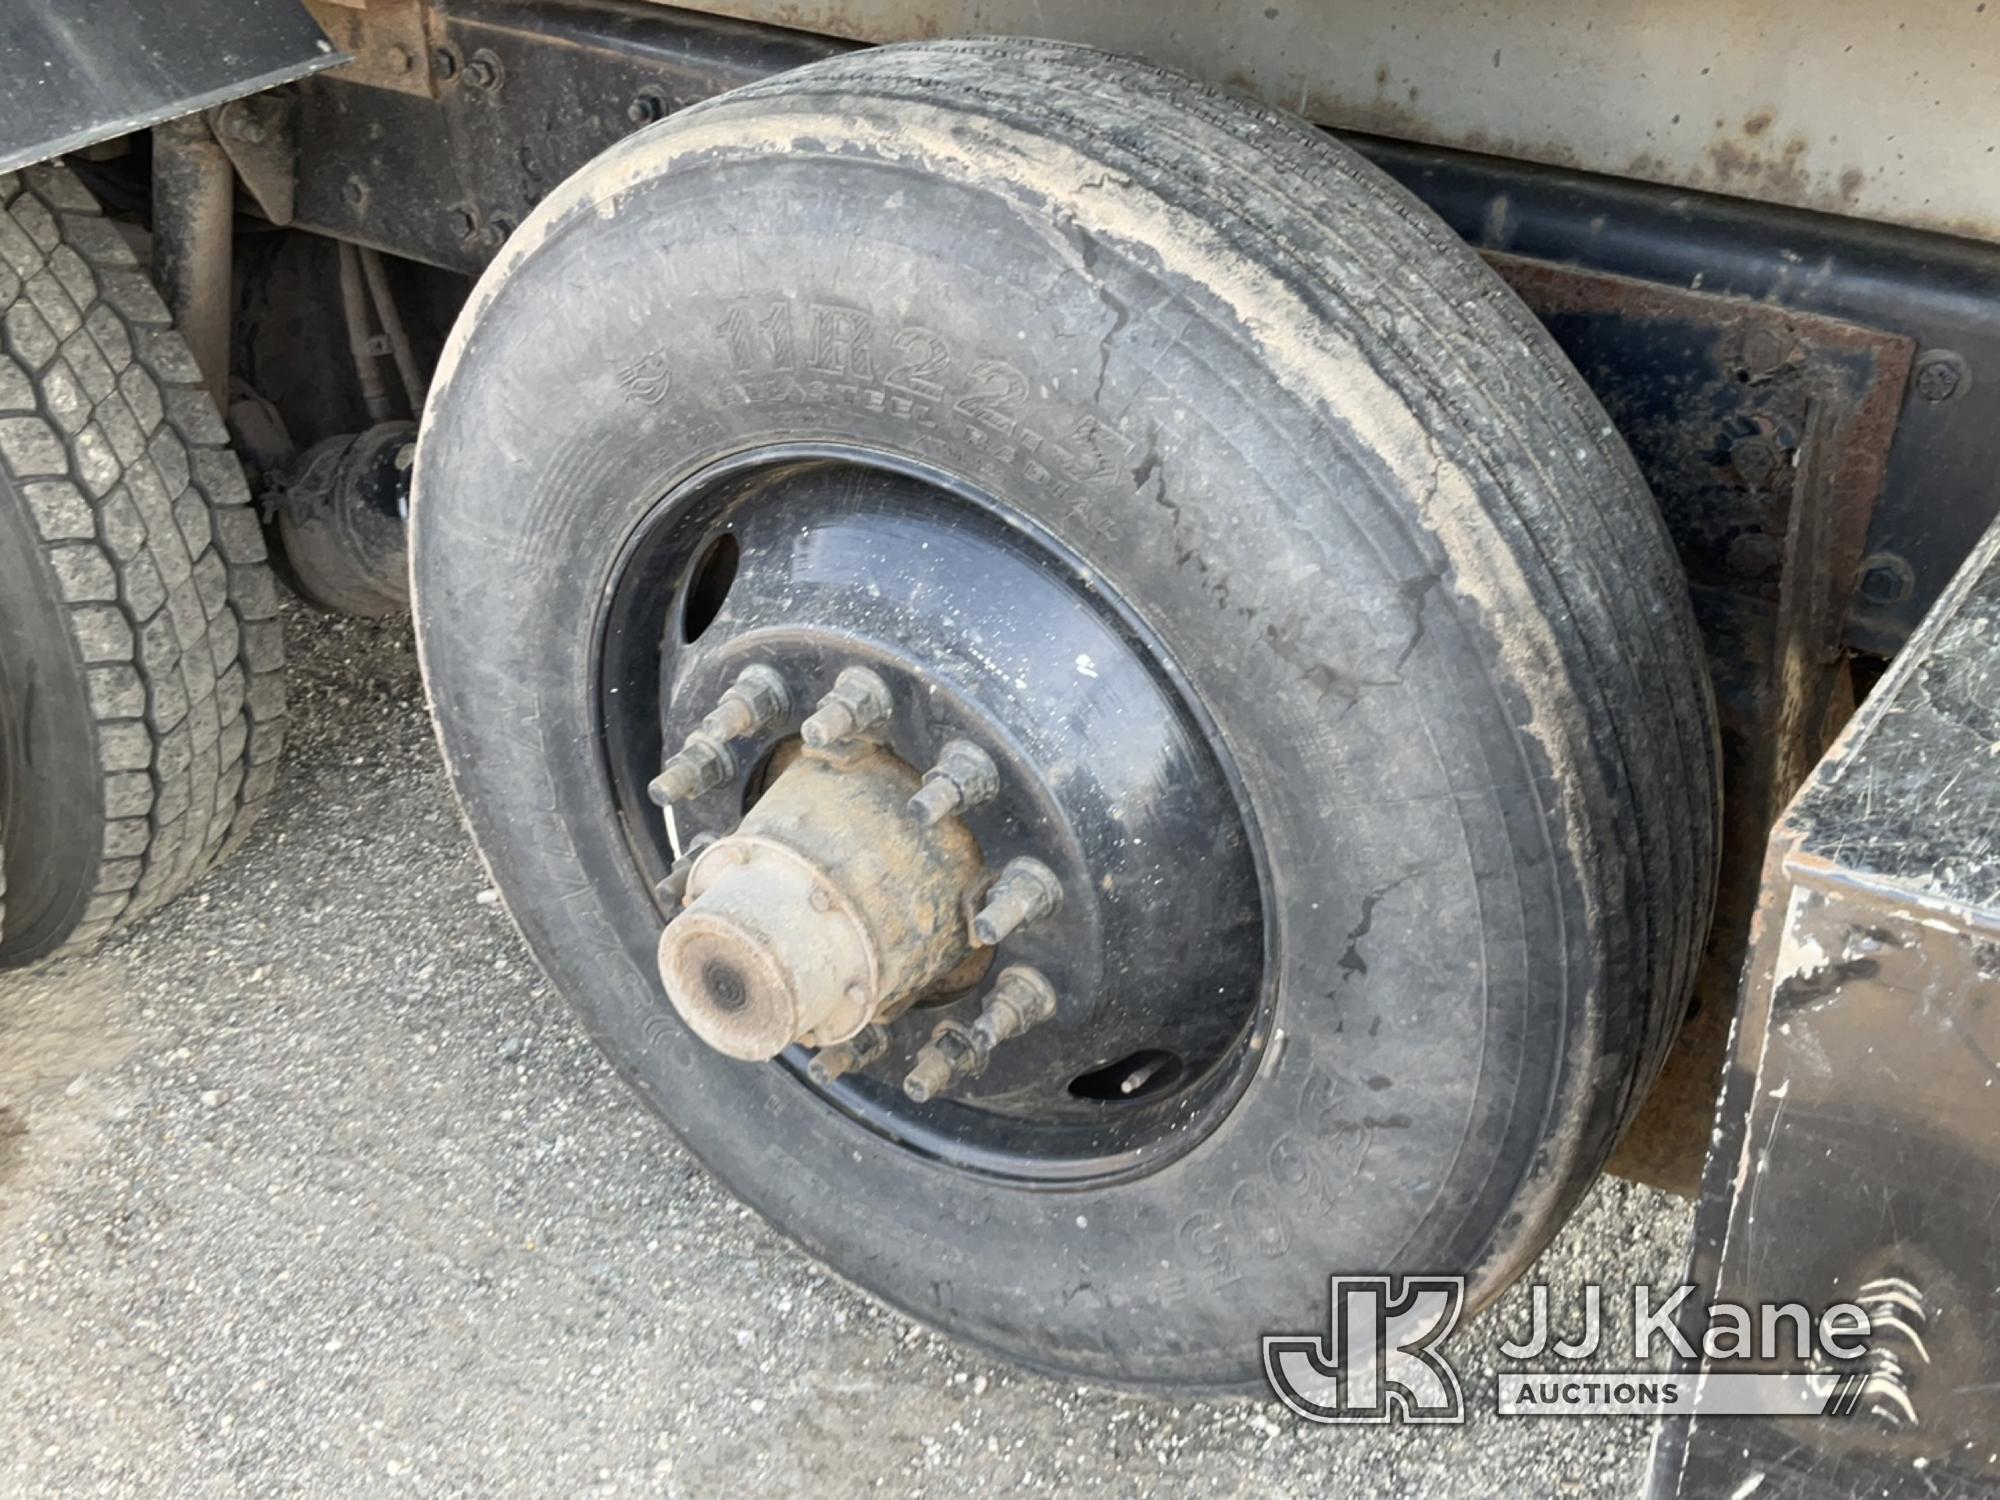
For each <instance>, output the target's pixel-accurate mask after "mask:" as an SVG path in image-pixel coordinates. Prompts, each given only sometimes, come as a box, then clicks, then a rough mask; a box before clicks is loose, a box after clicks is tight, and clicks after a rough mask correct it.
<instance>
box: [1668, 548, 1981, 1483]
mask: <svg viewBox="0 0 2000 1500" xmlns="http://www.w3.org/2000/svg"><path fill="white" fill-rule="evenodd" d="M1766 872H1767V873H1766V883H1765V890H1764V894H1763V897H1762V899H1761V901H1760V904H1759V908H1758V926H1757V932H1756V939H1755V944H1756V946H1755V950H1754V953H1753V956H1752V961H1751V963H1750V965H1749V967H1748V969H1747V970H1746V973H1745V981H1744V998H1743V1010H1742V1015H1741V1018H1740V1019H1739V1021H1738V1023H1737V1026H1736V1030H1735V1034H1734V1038H1733V1042H1732V1051H1731V1059H1730V1066H1729V1071H1728V1075H1727V1077H1726V1079H1725V1082H1724V1093H1723V1103H1722V1107H1721V1110H1720V1112H1719V1114H1718V1117H1717V1124H1716V1134H1715V1141H1714V1145H1713V1147H1712V1148H1711V1151H1710V1155H1709V1161H1708V1167H1707V1171H1706V1174H1705V1176H1704V1180H1703V1184H1702V1197H1701V1203H1700V1206H1699V1208H1698V1210H1697V1214H1696V1224H1695V1241H1696V1242H1695V1251H1694V1261H1693V1273H1692V1275H1691V1277H1690V1279H1691V1280H1695V1281H1698V1282H1699V1283H1701V1285H1702V1286H1703V1288H1704V1300H1707V1299H1708V1298H1715V1297H1720V1298H1723V1299H1726V1300H1729V1301H1734V1302H1738V1303H1741V1304H1750V1303H1755V1302H1757V1301H1758V1300H1760V1299H1764V1298H1788V1297H1806V1298H1817V1299H1820V1300H1821V1301H1825V1302H1831V1301H1835V1300H1842V1299H1853V1300H1858V1301H1860V1302H1861V1303H1862V1305H1863V1306H1864V1307H1867V1306H1868V1304H1869V1300H1870V1296H1871V1291H1870V1289H1871V1288H1872V1289H1874V1293H1873V1294H1874V1295H1875V1296H1876V1297H1877V1299H1878V1300H1880V1301H1882V1302H1883V1305H1884V1308H1885V1309H1887V1310H1891V1311H1894V1312H1896V1313H1897V1315H1898V1316H1897V1319H1896V1321H1895V1322H1894V1323H1886V1322H1881V1323H1878V1324H1877V1327H1876V1330H1875V1335H1874V1337H1873V1339H1872V1341H1871V1347H1870V1348H1869V1350H1868V1352H1867V1354H1866V1355H1865V1356H1864V1357H1863V1360H1862V1362H1861V1365H1860V1369H1861V1371H1862V1372H1863V1373H1865V1374H1866V1375H1867V1376H1868V1381H1867V1384H1866V1386H1865V1388H1864V1391H1863V1398H1862V1402H1861V1406H1860V1409H1859V1411H1858V1412H1857V1413H1856V1415H1855V1417H1854V1418H1852V1419H1850V1420H1848V1421H1842V1422H1830V1421H1826V1420H1824V1419H1801V1420H1797V1421H1791V1420H1787V1421H1778V1422H1717V1421H1705V1420H1703V1419H1701V1418H1696V1419H1694V1421H1693V1422H1692V1424H1689V1423H1688V1422H1686V1421H1685V1420H1682V1421H1677V1422H1673V1423H1670V1424H1669V1426H1668V1428H1667V1430H1666V1431H1665V1433H1664V1434H1663V1436H1662V1440H1661V1443H1660V1446H1659V1448H1658V1450H1657V1451H1656V1454H1655V1467H1654V1479H1653V1488H1652V1493H1653V1494H1654V1495H1669V1494H1678V1495H1684V1496H1689V1497H1693V1496H1698V1495H1700V1496H1705V1495H1729V1494H1737V1495H1749V1494H1753V1493H1754V1494H1756V1495H1757V1496H1758V1497H1759V1500H1765V1497H1769V1500H1787V1497H1799V1500H1803V1497H1807V1496H1811V1497H1813V1500H1819V1497H1822V1496H1840V1497H1846V1496H1860V1495H1877V1494H1892V1493H1893V1494H1903V1493H1911V1494H1938V1495H1965V1496H1970V1495H1995V1494H2000V1454H1996V1446H1997V1445H1996V1444H1995V1442H1994V1433H1995V1431H1996V1429H2000V1297H1996V1294H1995V1291H1994V1289H1995V1287H1996V1286H2000V1228H1996V1222H1995V1215H1996V1213H2000V1207H1996V1206H1997V1205H2000V527H1996V528H1995V529H1994V530H1993V531H1991V532H1989V533H1988V535H1987V536H1986V538H1985V539H1984V540H1983V541H1982V542H1981V544H1980V545H1979V547H1978V548H1977V549H1976V550H1975V551H1974V553H1973V555H1972V557H1971V558H1970V559H1969V560H1968V561H1967V563H1966V565H1965V567H1964V569H1963V570H1962V571H1961V572H1960V574H1959V576H1958V578H1957V579H1956V580H1955V581H1954V583H1953V585H1952V587H1951V589H1950V590H1949V591H1948V592H1947V593H1946V595H1945V597H1944V598H1943V599H1942V600H1941V601H1940V603H1939V605H1938V607H1937V609H1936V610H1934V611H1933V613H1932V615H1931V617H1930V618H1929V619H1928V620H1927V621H1926V622H1925V624H1924V626H1923V628H1922V629H1921V630H1920V631H1919V633H1918V634H1917V636H1916V637H1915V638H1914V639H1913V640H1912V641H1911V643H1910V645H1909V647H1908V648H1907V649H1906V650H1905V652H1904V654H1903V656H1901V657H1900V658H1899V659H1898V660H1897V662H1896V664H1895V666H1894V667H1893V668H1892V669H1891V671H1890V674H1889V676H1888V677H1886V678H1885V679H1884V680H1883V682H1882V683H1881V685H1880V686H1879V687H1878V688H1877V690H1876V692H1875V694H1874V696H1873V697H1871V698H1870V700H1869V701H1868V703H1867V704H1866V705H1865V706H1864V708H1863V709H1862V711H1861V713H1860V714H1858V715H1857V716H1856V718H1855V720H1854V721H1853V723H1852V724H1851V725H1850V726H1849V728H1848V730H1847V731H1846V732H1845V734H1843V736H1842V737H1841V740H1840V741H1839V743H1838V745H1837V746H1836V747H1835V749H1834V750H1833V751H1832V752H1831V753H1830V754H1829V755H1828V756H1827V758H1826V759H1825V760H1824V761H1823V762H1822V763H1821V764H1820V766H1819V767H1818V768H1817V769H1816V770H1815V771H1814V773H1813V775H1812V778H1811V779H1810V781H1809V782H1808V783H1807V785H1806V787H1805V789H1804V790H1803V791H1802V792H1801V793H1800V795H1799V797H1798V798H1797V800H1796V801H1795V802H1794V803H1793V804H1792V806H1791V808H1790V810H1789V811H1788V812H1787V814H1786V816H1785V819H1784V821H1783V823H1782V824H1781V825H1780V827H1779V828H1778V830H1777V832H1776V833H1775V834H1774V836H1773V838H1772V841H1771V848H1770V854H1769V858H1768V861H1767V864H1766ZM1883 1288H1895V1289H1897V1290H1898V1291H1899V1292H1900V1295H1898V1296H1891V1295H1889V1294H1888V1293H1886V1292H1884V1291H1883V1290H1882V1289H1883Z"/></svg>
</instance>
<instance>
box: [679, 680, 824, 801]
mask: <svg viewBox="0 0 2000 1500" xmlns="http://www.w3.org/2000/svg"><path fill="white" fill-rule="evenodd" d="M791 711H792V695H791V694H790V692H788V691H787V690H786V688H785V679H784V678H782V677H780V676H779V675H778V673H777V672H776V670H775V669H773V668H771V667H767V666H765V665H764V664H763V663H761V662H757V663H753V664H752V665H750V666H747V667H745V668H744V669H743V670H742V671H741V672H738V673H737V674H736V680H735V681H734V682H732V683H731V684H730V685H729V687H728V688H727V689H726V690H725V691H724V692H723V694H722V696H721V697H720V698H719V699H717V700H716V704H715V707H714V708H712V709H710V710H709V711H708V715H707V717H705V718H704V719H703V720H702V721H701V725H700V727H699V728H697V729H695V730H694V731H693V732H692V733H690V734H689V735H688V737H687V742H686V743H685V744H683V745H682V746H681V748H680V749H679V750H678V751H676V752H675V753H674V754H672V755H670V756H668V757H667V763H666V764H665V765H664V766H662V767H661V768H660V774H659V775H658V776H656V777H654V778H653V781H652V784H651V785H649V786H648V787H647V788H646V793H647V795H648V796H650V797H651V798H652V799H653V800H654V801H655V802H657V803H659V804H660V805H661V806H662V807H665V806H666V805H667V804H668V803H669V802H684V801H686V800H687V799H688V798H689V797H698V796H700V795H701V794H702V793H703V792H706V791H712V790H713V789H715V788H716V787H719V786H721V785H722V784H723V783H724V782H725V781H728V780H729V779H730V778H731V777H733V776H734V775H735V774H736V757H735V756H733V755H731V754H730V753H729V742H730V741H731V740H740V739H743V738H744V737H746V736H748V735H752V734H755V733H757V732H758V731H759V730H761V729H768V728H770V727H771V725H773V724H775V723H777V722H778V721H779V720H781V719H783V718H785V717H786V716H787V715H788V714H790V713H791Z"/></svg>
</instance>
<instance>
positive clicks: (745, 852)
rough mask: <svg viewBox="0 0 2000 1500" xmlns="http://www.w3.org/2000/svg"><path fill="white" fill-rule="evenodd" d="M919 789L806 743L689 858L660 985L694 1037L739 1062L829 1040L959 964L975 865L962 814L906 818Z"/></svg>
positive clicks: (977, 879)
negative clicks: (723, 831)
mask: <svg viewBox="0 0 2000 1500" xmlns="http://www.w3.org/2000/svg"><path fill="white" fill-rule="evenodd" d="M921 785H922V782H921V779H920V778H919V776H918V775H917V773H916V772H915V771H914V770H912V769H911V768H910V767H909V766H907V765H905V764H904V763H903V762H902V761H900V760H898V759H897V758H896V757H895V756H893V755H891V754H889V753H888V752H887V751H885V750H882V749H881V748H880V747H878V746H874V745H867V744H862V745H858V746H857V745H853V744H850V743H847V742H841V743H838V744H836V746H835V748H833V749H832V750H822V749H813V748H808V749H806V750H805V751H804V752H803V753H801V754H800V755H799V756H798V757H797V758H796V759H795V760H794V761H793V762H792V764H791V765H790V766H789V767H788V768H787V769H786V770H785V771H784V772H783V774H781V775H780V776H779V777H778V778H777V779H776V780H775V781H773V782H772V783H771V786H770V788H769V789H768V790H767V791H766V792H765V793H764V795H763V797H762V798H760V799H759V800H758V802H757V805H756V806H755V807H753V808H751V809H750V811H749V813H748V814H747V815H746V816H745V817H744V819H743V822H742V824H741V825H740V826H739V827H738V828H737V830H736V831H735V832H734V833H732V834H729V835H728V836H727V837H724V838H721V839H717V840H716V841H715V842H713V843H711V844H708V845H707V846H705V847H704V848H703V849H701V850H700V851H699V852H698V853H697V854H696V856H695V859H694V863H693V865H692V867H691V868H690V870H689V872H688V878H687V892H686V908H685V910H684V911H683V912H682V913H681V915H680V916H679V917H677V918H675V919H674V920H673V921H672V922H670V923H669V924H668V925H667V930H666V931H665V932H663V933H662V934H661V935H660V977H661V979H662V981H663V982H664V983H665V985H666V990H667V995H668V998H669V999H671V1000H672V1001H673V1003H674V1007H675V1008H676V1009H677V1010H678V1011H679V1012H680V1013H681V1016H682V1018H683V1019H685V1020H686V1021H687V1023H688V1025H689V1026H690V1027H692V1028H693V1029H694V1032H695V1034H696V1035H697V1036H699V1037H701V1039H702V1040H703V1041H705V1042H707V1043H708V1044H709V1045H710V1046H711V1047H714V1048H715V1049H716V1050H717V1051H719V1052H725V1053H727V1054H729V1055H730V1056H731V1057H740V1058H746V1059H752V1060H759V1059H763V1058H770V1057H776V1056H777V1055H778V1054H779V1053H780V1052H782V1051H784V1049H785V1048H786V1047H789V1046H791V1045H792V1044H794V1043H800V1044H802V1045H804V1046H808V1047H827V1046H831V1045H833V1044H834V1043H836V1042H845V1041H847V1040H848V1039H849V1038H851V1037H853V1036H855V1035H856V1034H857V1033H859V1032H860V1031H861V1030H862V1029H863V1028H864V1027H867V1026H870V1025H876V1024H880V1023H884V1022H888V1021H891V1020H894V1019H895V1018H896V1017H897V1016H898V1015H900V1014H902V1012H903V1011H904V1010H906V1009H908V1008H909V1006H910V1004H911V1003H912V1002H914V1001H915V1000H916V999H917V998H918V997H919V996H920V995H922V994H923V993H924V992H925V991H927V990H929V989H932V988H934V987H935V986H936V985H937V984H938V983H939V982H940V981H941V980H943V979H944V978H945V977H946V976H947V975H948V974H950V973H951V972H952V971H953V970H954V969H957V968H958V967H960V966H961V965H963V964H964V963H965V961H966V959H967V958H968V957H969V956H970V954H971V944H972V939H971V932H970V929H969V926H968V923H967V916H966V911H967V907H968V906H969V904H970V903H971V902H972V901H973V900H974V899H975V898H976V897H977V896H978V895H979V893H980V890H981V888H982V886H983V884H984V882H985V880H986V873H985V862H984V860H983V859H982V858H981V856H980V852H979V845H978V843H977V842H976V841H975V840H974V838H973V837H972V834H971V833H970V832H969V831H968V830H967V829H966V826H965V824H964V823H963V822H962V821H961V820H959V819H957V818H951V817H948V818H941V819H939V820H938V821H937V822H935V823H932V824H929V825H925V824H923V823H921V822H919V821H918V819H917V818H916V817H913V816H912V815H911V814H910V812H909V810H908V804H909V802H910V799H911V798H912V797H913V796H915V795H916V794H917V792H918V791H919V789H920V788H921Z"/></svg>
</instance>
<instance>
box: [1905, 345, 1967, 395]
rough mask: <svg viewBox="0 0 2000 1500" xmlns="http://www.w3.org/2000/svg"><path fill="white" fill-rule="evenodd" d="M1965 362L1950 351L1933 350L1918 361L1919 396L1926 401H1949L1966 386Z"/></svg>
mask: <svg viewBox="0 0 2000 1500" xmlns="http://www.w3.org/2000/svg"><path fill="white" fill-rule="evenodd" d="M1965 373H1966V372H1965V362H1964V361H1963V360H1961V359H1960V358H1959V357H1958V356H1957V355H1956V354H1953V353H1952V352H1951V351H1950V350H1948V349H1933V350H1932V351H1931V352H1930V353H1928V354H1926V355H1924V356H1923V358H1921V359H1919V360H1918V361H1917V370H1916V377H1915V384H1916V388H1917V394H1918V395H1919V396H1921V397H1923V398H1924V400H1926V401H1930V402H1939V401H1949V400H1951V398H1952V397H1953V396H1956V395H1957V394H1958V393H1959V392H1960V391H1961V390H1962V389H1963V388H1964V386H1965Z"/></svg>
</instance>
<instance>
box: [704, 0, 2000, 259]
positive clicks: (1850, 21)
mask: <svg viewBox="0 0 2000 1500" xmlns="http://www.w3.org/2000/svg"><path fill="white" fill-rule="evenodd" d="M686 8H688V9H693V10H704V11H709V12H712V13H714V14H717V15H727V16H735V17H739V18H741V19H744V20H750V21H762V22H766V23H769V24H772V25H777V26H792V27H797V28H799V29H801V30H805V31H813V32H820V33H823V34H825V35H829V36H839V37H847V38H850V39H853V40H859V41H870V42H888V41H910V40H914V39H917V38H921V37H935V36H973V35H978V34H981V33H998V34H1002V35H1018V36H1049V37H1060V38H1063V39H1065V40H1070V41H1082V42H1091V43H1095V44H1096V45H1098V46H1102V47H1109V48H1112V49H1114V50H1116V51H1120V52H1129V53H1134V54H1136V55H1138V56H1141V57H1146V58H1150V59H1152V60H1154V61H1157V62H1161V63H1166V64H1169V65H1171V66H1174V67H1178V68H1183V69H1186V70H1188V71H1189V72H1192V73H1194V74H1196V75H1198V76H1200V77H1204V78H1208V79H1211V80H1213V81H1215V82H1218V83H1229V84H1234V85H1237V86H1239V87H1241V88H1244V89H1247V90H1249V91H1250V92H1251V93H1254V94H1256V95H1258V96H1259V97H1260V98H1263V99H1266V100H1268V101H1270V102H1271V103H1273V104H1279V105H1283V106H1284V107H1285V108H1287V109H1290V110H1295V111H1297V112H1298V113H1300V114H1303V115H1305V116H1306V117H1307V118H1309V119H1312V120H1314V121H1317V122H1318V123H1320V124H1322V125H1334V126H1339V127H1342V128H1345V129H1350V130H1364V131H1370V132H1373V133H1375V134H1379V135H1386V136H1392V137H1396V138H1398V139H1402V140H1411V141H1423V142H1428V143H1430V144H1433V145H1439V146H1454V147H1459V148H1462V149H1465V150H1471V151H1485V152H1490V153H1492V154H1495V155H1499V156H1512V157H1520V158H1522V159H1524V160H1527V161H1535V162H1543V163H1547V164H1549V165H1552V166H1563V167H1576V168H1581V169H1583V170H1585V171H1591V172H1608V173H1611V174H1614V175H1616V176H1622V177H1634V178H1639V179H1642V180H1644V181H1648V182H1660V183H1667V184H1670V185H1672V186H1675V187H1688V188H1701V189H1705V190H1707V191H1709V192H1718V193H1730V194H1734V195H1737V196H1740V197H1745V198H1755V199H1758V200H1760V201H1763V202H1768V203H1787V204H1792V205H1795V206H1797V207H1801V208H1816V209H1824V210H1826V211H1829V212H1832V213H1838V214H1850V215H1855V216H1858V217H1861V218H1869V219H1879V220H1882V221H1884V222H1887V223H1895V224H1909V225H1914V226H1917V227H1921V228H1926V229H1941V230H1945V231H1948V232H1950V233H1955V234H1964V235H1971V236H1975V237H1978V238H1983V239H2000V149H1996V148H2000V64H1996V61H1995V60H1996V58H2000V5H1991V6H1987V5H1980V4H1977V3H1974V0H1967V3H1965V4H1954V5H1933V6H1904V5H1884V4H1880V3H1879V0H1812V3H1806V0H1790V3H1779V4H1774V5H1761V6H1759V5H1746V4H1744V3H1743V0H1681V3H1679V4H1675V5H1658V4H1647V3H1645V0H1612V3H1609V4H1606V3H1602V0H1527V3H1524V4H1519V5H1492V4H1489V3H1487V0H1416V3H1412V0H1174V3H1162V4H1153V5H1135V4H1131V3H1123V0H1073V3H1070V4H1064V5H1049V4H1044V3H1042V0H693V3H691V4H689V5H687V7H686Z"/></svg>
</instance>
